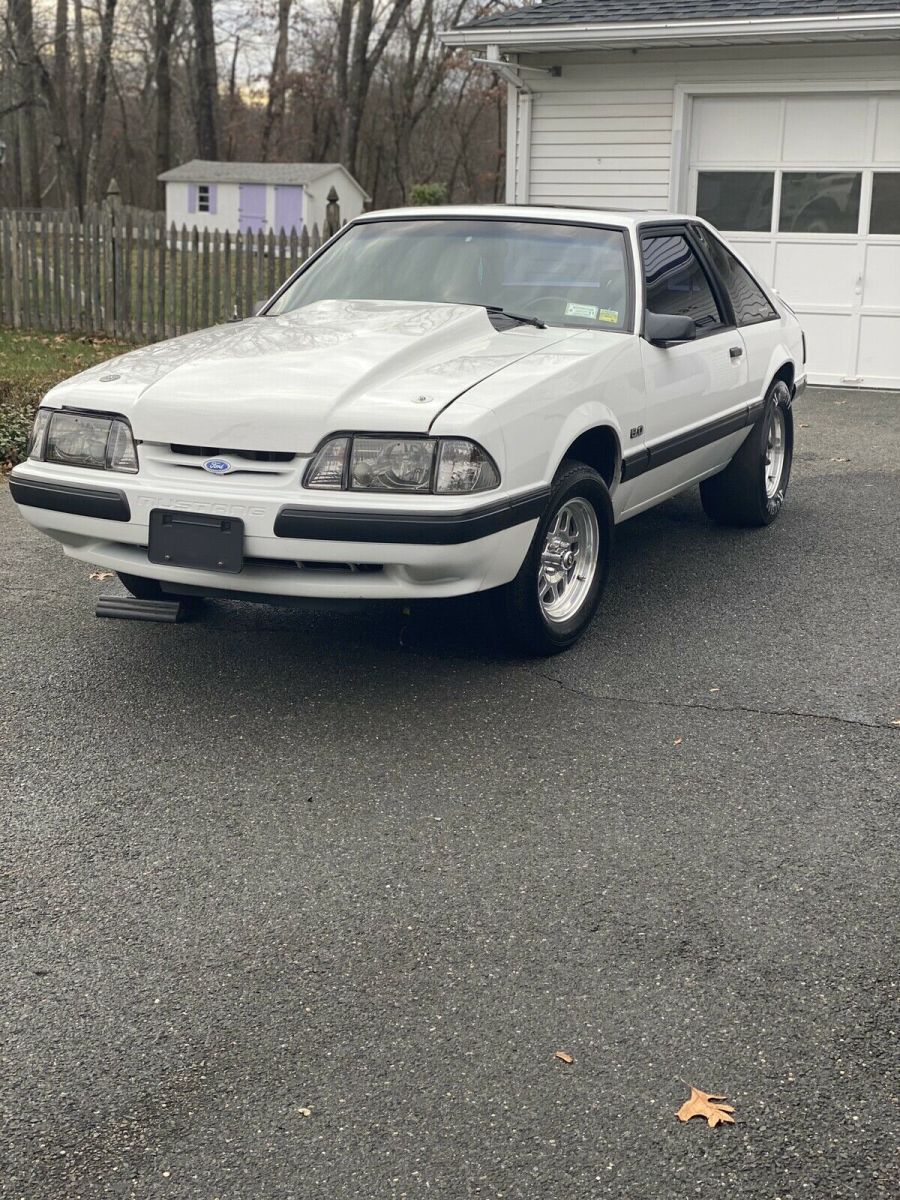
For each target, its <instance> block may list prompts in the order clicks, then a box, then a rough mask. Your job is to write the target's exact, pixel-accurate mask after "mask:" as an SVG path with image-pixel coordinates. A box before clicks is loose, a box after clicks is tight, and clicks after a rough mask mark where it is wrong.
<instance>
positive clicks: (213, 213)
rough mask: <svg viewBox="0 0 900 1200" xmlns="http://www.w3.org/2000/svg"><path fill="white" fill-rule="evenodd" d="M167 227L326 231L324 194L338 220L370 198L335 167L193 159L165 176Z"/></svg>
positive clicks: (356, 212) (350, 215)
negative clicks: (335, 206) (333, 197)
mask: <svg viewBox="0 0 900 1200" xmlns="http://www.w3.org/2000/svg"><path fill="white" fill-rule="evenodd" d="M159 178H160V180H161V181H162V182H163V183H164V184H165V185H166V224H171V223H172V222H174V223H175V225H176V226H178V227H179V228H181V226H182V225H187V226H188V228H191V227H193V226H195V225H196V227H197V228H198V229H199V230H201V231H202V230H204V229H209V230H211V231H212V230H216V229H218V230H221V231H223V232H224V231H225V230H229V231H230V232H232V233H237V232H241V233H260V232H262V233H268V232H269V231H270V230H272V231H274V232H275V233H279V232H280V231H281V230H282V229H284V230H285V231H286V232H288V233H289V232H290V231H291V230H292V229H297V230H299V229H301V228H302V227H303V226H304V225H306V226H308V227H309V229H312V227H313V226H314V225H317V226H318V228H319V229H320V230H322V229H323V228H324V226H325V220H326V212H325V210H326V208H327V205H328V195H329V193H330V192H331V190H332V188H333V189H334V190H335V192H336V193H337V196H338V202H339V204H340V211H341V220H342V221H350V220H352V219H353V218H354V217H358V216H359V214H360V213H361V212H362V211H363V208H364V206H365V203H366V201H367V200H368V199H369V197H368V196H367V195H366V193H365V191H364V189H363V188H362V187H361V186H360V184H359V183H358V182H357V181H356V180H355V179H354V178H353V176H352V175H351V174H350V172H349V171H348V170H347V169H346V168H345V167H343V166H342V165H341V164H340V163H254V162H208V161H206V160H204V159H200V158H194V159H191V161H190V162H186V163H183V164H182V165H181V166H180V167H173V168H172V170H171V171H164V172H163V173H162V175H160V176H159Z"/></svg>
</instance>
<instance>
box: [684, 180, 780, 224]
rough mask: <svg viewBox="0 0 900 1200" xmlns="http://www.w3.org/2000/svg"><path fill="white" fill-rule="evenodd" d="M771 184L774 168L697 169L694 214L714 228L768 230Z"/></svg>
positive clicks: (772, 182)
mask: <svg viewBox="0 0 900 1200" xmlns="http://www.w3.org/2000/svg"><path fill="white" fill-rule="evenodd" d="M774 187H775V172H774V171H701V172H700V176H699V179H698V181H697V216H698V217H703V218H704V220H706V221H709V223H710V224H711V225H715V227H716V228H717V229H729V230H747V231H750V232H752V233H768V232H769V230H770V229H771V228H772V193H773V191H774Z"/></svg>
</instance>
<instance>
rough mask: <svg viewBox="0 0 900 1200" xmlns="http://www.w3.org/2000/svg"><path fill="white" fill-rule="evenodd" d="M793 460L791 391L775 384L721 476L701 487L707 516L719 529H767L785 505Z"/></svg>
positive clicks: (781, 381)
mask: <svg viewBox="0 0 900 1200" xmlns="http://www.w3.org/2000/svg"><path fill="white" fill-rule="evenodd" d="M793 457H794V418H793V414H792V412H791V391H790V388H789V387H788V385H787V384H786V383H785V382H784V380H783V379H776V380H775V382H774V383H773V384H772V386H771V387H770V388H769V391H768V394H767V395H766V401H765V405H764V406H763V411H762V415H761V416H760V418H759V420H758V421H757V422H756V424H755V425H754V426H753V428H752V429H751V430H750V433H749V434H748V435H747V437H746V438H745V440H744V442H743V444H742V446H741V448H740V449H739V450H738V452H737V454H735V456H734V458H733V459H732V460H731V462H730V463H729V464H728V466H727V467H726V468H725V470H724V471H720V472H719V474H718V475H713V476H712V477H711V478H710V479H704V481H703V482H702V483H701V484H700V499H701V500H702V502H703V508H704V511H705V512H706V515H707V516H708V517H711V518H712V520H714V521H717V522H718V523H719V524H720V525H738V526H744V527H754V526H755V527H759V526H762V525H771V524H772V522H773V521H774V520H775V518H776V517H777V516H778V514H779V513H780V512H781V507H782V505H783V504H784V498H785V495H786V493H787V488H788V483H789V481H790V478H791V463H792V462H793Z"/></svg>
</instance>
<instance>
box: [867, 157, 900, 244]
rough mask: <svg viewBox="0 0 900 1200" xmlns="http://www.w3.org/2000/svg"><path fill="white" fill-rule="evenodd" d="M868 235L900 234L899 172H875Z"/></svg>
mask: <svg viewBox="0 0 900 1200" xmlns="http://www.w3.org/2000/svg"><path fill="white" fill-rule="evenodd" d="M869 233H900V171H876V172H875V177H874V179H873V180H872V218H871V220H870V222H869Z"/></svg>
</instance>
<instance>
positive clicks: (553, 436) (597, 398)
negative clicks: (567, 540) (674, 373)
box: [433, 331, 646, 491]
mask: <svg viewBox="0 0 900 1200" xmlns="http://www.w3.org/2000/svg"><path fill="white" fill-rule="evenodd" d="M470 407H471V409H472V410H474V409H481V410H484V411H489V412H491V413H492V414H493V416H494V417H495V418H496V422H497V430H498V431H499V432H500V434H501V436H502V438H503V443H504V448H503V459H504V467H505V469H504V470H503V472H502V474H503V482H504V485H505V487H507V488H508V489H509V490H511V491H518V490H525V489H528V488H532V487H535V486H539V485H545V484H549V483H550V482H551V481H552V479H553V476H554V475H555V473H556V470H557V468H558V466H559V464H560V462H561V461H562V460H563V458H564V457H565V455H566V452H567V450H568V449H569V447H570V446H571V445H572V443H573V442H574V441H576V440H577V439H578V438H579V437H580V436H581V435H582V434H583V433H586V432H587V431H588V430H590V429H594V428H596V427H597V426H607V427H609V428H610V429H612V430H613V432H614V433H615V436H616V439H617V442H618V452H617V455H618V458H619V460H621V454H622V450H623V448H624V447H625V446H637V445H640V441H638V440H633V439H632V438H631V431H632V430H633V429H638V428H639V427H641V426H642V425H643V422H644V411H645V407H646V399H645V394H644V375H643V367H642V364H641V357H640V351H639V347H638V344H637V338H636V337H634V336H633V335H631V334H613V333H607V332H599V331H598V332H594V331H585V332H584V333H579V334H577V335H576V336H574V337H572V338H570V339H568V340H567V341H565V342H562V343H558V344H557V345H555V346H552V347H548V349H547V350H546V351H544V352H540V353H537V354H533V355H531V356H529V357H528V358H527V359H523V360H522V361H521V362H518V363H513V364H512V365H511V366H509V367H506V368H504V369H503V370H501V371H498V372H497V373H496V374H495V375H492V376H491V377H490V378H488V379H485V380H484V381H483V382H481V383H479V384H478V385H477V386H476V387H474V388H472V389H471V390H470V391H468V392H467V393H466V395H465V397H464V401H463V402H457V403H456V404H451V405H450V406H449V408H448V409H446V410H445V412H444V413H442V414H441V416H440V418H438V420H437V421H436V422H435V423H434V426H433V432H434V433H445V432H453V433H456V432H459V433H462V432H463V430H462V429H459V428H455V426H457V422H458V420H459V418H461V417H462V416H463V413H464V411H465V409H466V408H470ZM451 426H454V428H451ZM641 436H642V435H640V434H637V435H636V438H639V437H641ZM614 483H615V481H614Z"/></svg>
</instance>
